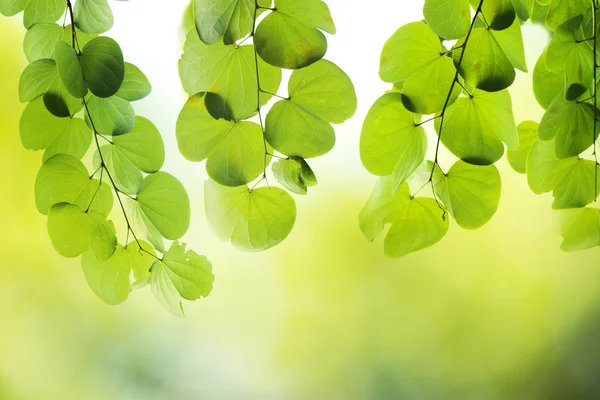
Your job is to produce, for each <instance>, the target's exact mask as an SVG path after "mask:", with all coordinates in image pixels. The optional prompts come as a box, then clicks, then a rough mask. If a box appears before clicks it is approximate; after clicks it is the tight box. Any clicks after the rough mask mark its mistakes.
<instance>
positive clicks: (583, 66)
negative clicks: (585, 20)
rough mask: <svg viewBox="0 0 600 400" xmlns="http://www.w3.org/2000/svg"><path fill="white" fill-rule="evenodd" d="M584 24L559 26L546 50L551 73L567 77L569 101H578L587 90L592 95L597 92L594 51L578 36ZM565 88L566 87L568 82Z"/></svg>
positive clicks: (566, 93) (547, 64)
mask: <svg viewBox="0 0 600 400" xmlns="http://www.w3.org/2000/svg"><path fill="white" fill-rule="evenodd" d="M580 22H581V18H579V19H577V20H576V21H571V22H569V23H567V24H565V25H563V26H561V27H559V28H558V29H557V30H556V32H555V33H554V36H553V37H552V40H551V41H550V44H549V45H548V49H547V50H546V57H545V60H546V66H547V67H548V70H550V71H552V72H555V73H560V74H563V76H565V77H566V90H565V98H566V99H567V100H575V99H577V98H578V97H579V96H580V95H582V94H583V93H585V91H586V90H590V93H591V91H592V89H593V86H592V85H593V82H594V59H593V52H592V51H591V49H590V47H589V45H588V44H587V43H586V42H582V41H581V40H580V39H581V38H580V37H579V36H578V33H579V25H580ZM561 86H563V87H565V83H564V81H563V82H562V85H561Z"/></svg>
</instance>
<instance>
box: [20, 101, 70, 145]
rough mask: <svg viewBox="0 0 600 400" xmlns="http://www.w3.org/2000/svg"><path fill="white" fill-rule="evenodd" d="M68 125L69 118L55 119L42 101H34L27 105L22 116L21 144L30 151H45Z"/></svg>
mask: <svg viewBox="0 0 600 400" xmlns="http://www.w3.org/2000/svg"><path fill="white" fill-rule="evenodd" d="M68 125H69V119H68V118H57V117H55V116H54V115H52V114H50V113H49V112H48V110H47V109H46V107H45V106H44V103H43V101H42V99H37V100H34V101H32V102H31V103H29V104H27V107H25V110H23V114H22V115H21V120H20V122H19V131H20V134H21V143H23V147H25V148H26V149H29V150H41V149H45V148H46V147H48V146H50V144H51V143H52V142H53V141H54V140H55V139H56V138H57V137H58V135H59V134H60V132H62V131H63V130H65V129H66V128H67V126H68Z"/></svg>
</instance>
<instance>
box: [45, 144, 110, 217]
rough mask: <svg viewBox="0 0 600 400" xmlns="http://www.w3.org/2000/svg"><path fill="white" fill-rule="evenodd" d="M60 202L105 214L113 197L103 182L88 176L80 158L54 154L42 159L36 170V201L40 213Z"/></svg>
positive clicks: (46, 212) (46, 211) (108, 210)
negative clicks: (44, 160)
mask: <svg viewBox="0 0 600 400" xmlns="http://www.w3.org/2000/svg"><path fill="white" fill-rule="evenodd" d="M99 187H100V189H99ZM92 199H93V201H92ZM63 202H66V203H71V204H74V205H77V206H79V207H80V208H81V209H84V210H85V209H88V207H89V209H90V210H91V211H96V212H98V213H100V214H102V215H108V213H109V212H110V210H111V208H112V205H113V198H112V195H111V192H110V189H109V188H108V186H107V185H106V184H104V183H103V184H102V185H100V181H98V180H97V179H92V178H90V176H89V175H88V171H87V169H86V168H85V166H84V165H83V164H82V162H81V161H79V160H78V159H77V158H75V157H73V156H71V155H68V154H57V155H55V156H53V157H51V158H50V159H48V160H47V161H46V162H44V164H43V165H42V167H41V168H40V171H39V172H38V175H37V177H36V181H35V203H36V207H37V209H38V211H39V212H40V213H42V214H48V211H49V210H50V207H52V206H53V205H54V204H58V203H63Z"/></svg>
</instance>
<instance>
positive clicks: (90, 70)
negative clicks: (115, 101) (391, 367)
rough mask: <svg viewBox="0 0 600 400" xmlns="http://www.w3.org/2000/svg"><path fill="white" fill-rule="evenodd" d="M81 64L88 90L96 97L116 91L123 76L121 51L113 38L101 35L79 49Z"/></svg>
mask: <svg viewBox="0 0 600 400" xmlns="http://www.w3.org/2000/svg"><path fill="white" fill-rule="evenodd" d="M80 60H81V66H82V68H83V75H84V76H85V80H86V81H87V83H88V85H89V89H90V91H91V92H92V93H93V94H94V95H96V96H98V97H110V96H112V95H114V94H115V93H117V91H118V90H119V88H120V87H121V83H122V82H123V77H124V76H125V64H124V61H123V52H122V51H121V48H120V47H119V44H118V43H117V42H115V41H114V40H113V39H111V38H109V37H106V36H101V37H97V38H95V39H92V40H90V41H89V42H88V43H87V44H86V45H85V46H84V47H83V49H82V50H81V56H80Z"/></svg>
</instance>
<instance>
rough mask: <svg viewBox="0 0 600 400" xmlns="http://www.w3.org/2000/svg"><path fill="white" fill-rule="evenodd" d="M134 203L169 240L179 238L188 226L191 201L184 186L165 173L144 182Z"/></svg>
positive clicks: (156, 174) (159, 173)
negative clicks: (136, 203)
mask: <svg viewBox="0 0 600 400" xmlns="http://www.w3.org/2000/svg"><path fill="white" fill-rule="evenodd" d="M137 202H138V204H139V205H140V208H141V210H142V211H143V212H144V214H145V215H146V217H147V218H148V219H149V220H150V222H152V224H153V225H154V226H155V227H156V229H158V231H159V232H160V234H161V235H162V236H164V237H165V238H166V239H169V240H176V239H179V238H180V237H182V236H183V235H184V234H185V232H186V231H187V230H188V227H189V225H190V199H189V197H188V195H187V193H186V191H185V188H184V187H183V185H182V184H181V183H180V182H179V181H178V180H177V179H176V178H175V177H174V176H172V175H170V174H168V173H166V172H162V171H161V172H157V173H155V174H152V175H148V176H147V177H146V178H145V179H144V186H143V189H142V191H141V192H140V193H139V194H138V196H137Z"/></svg>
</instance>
